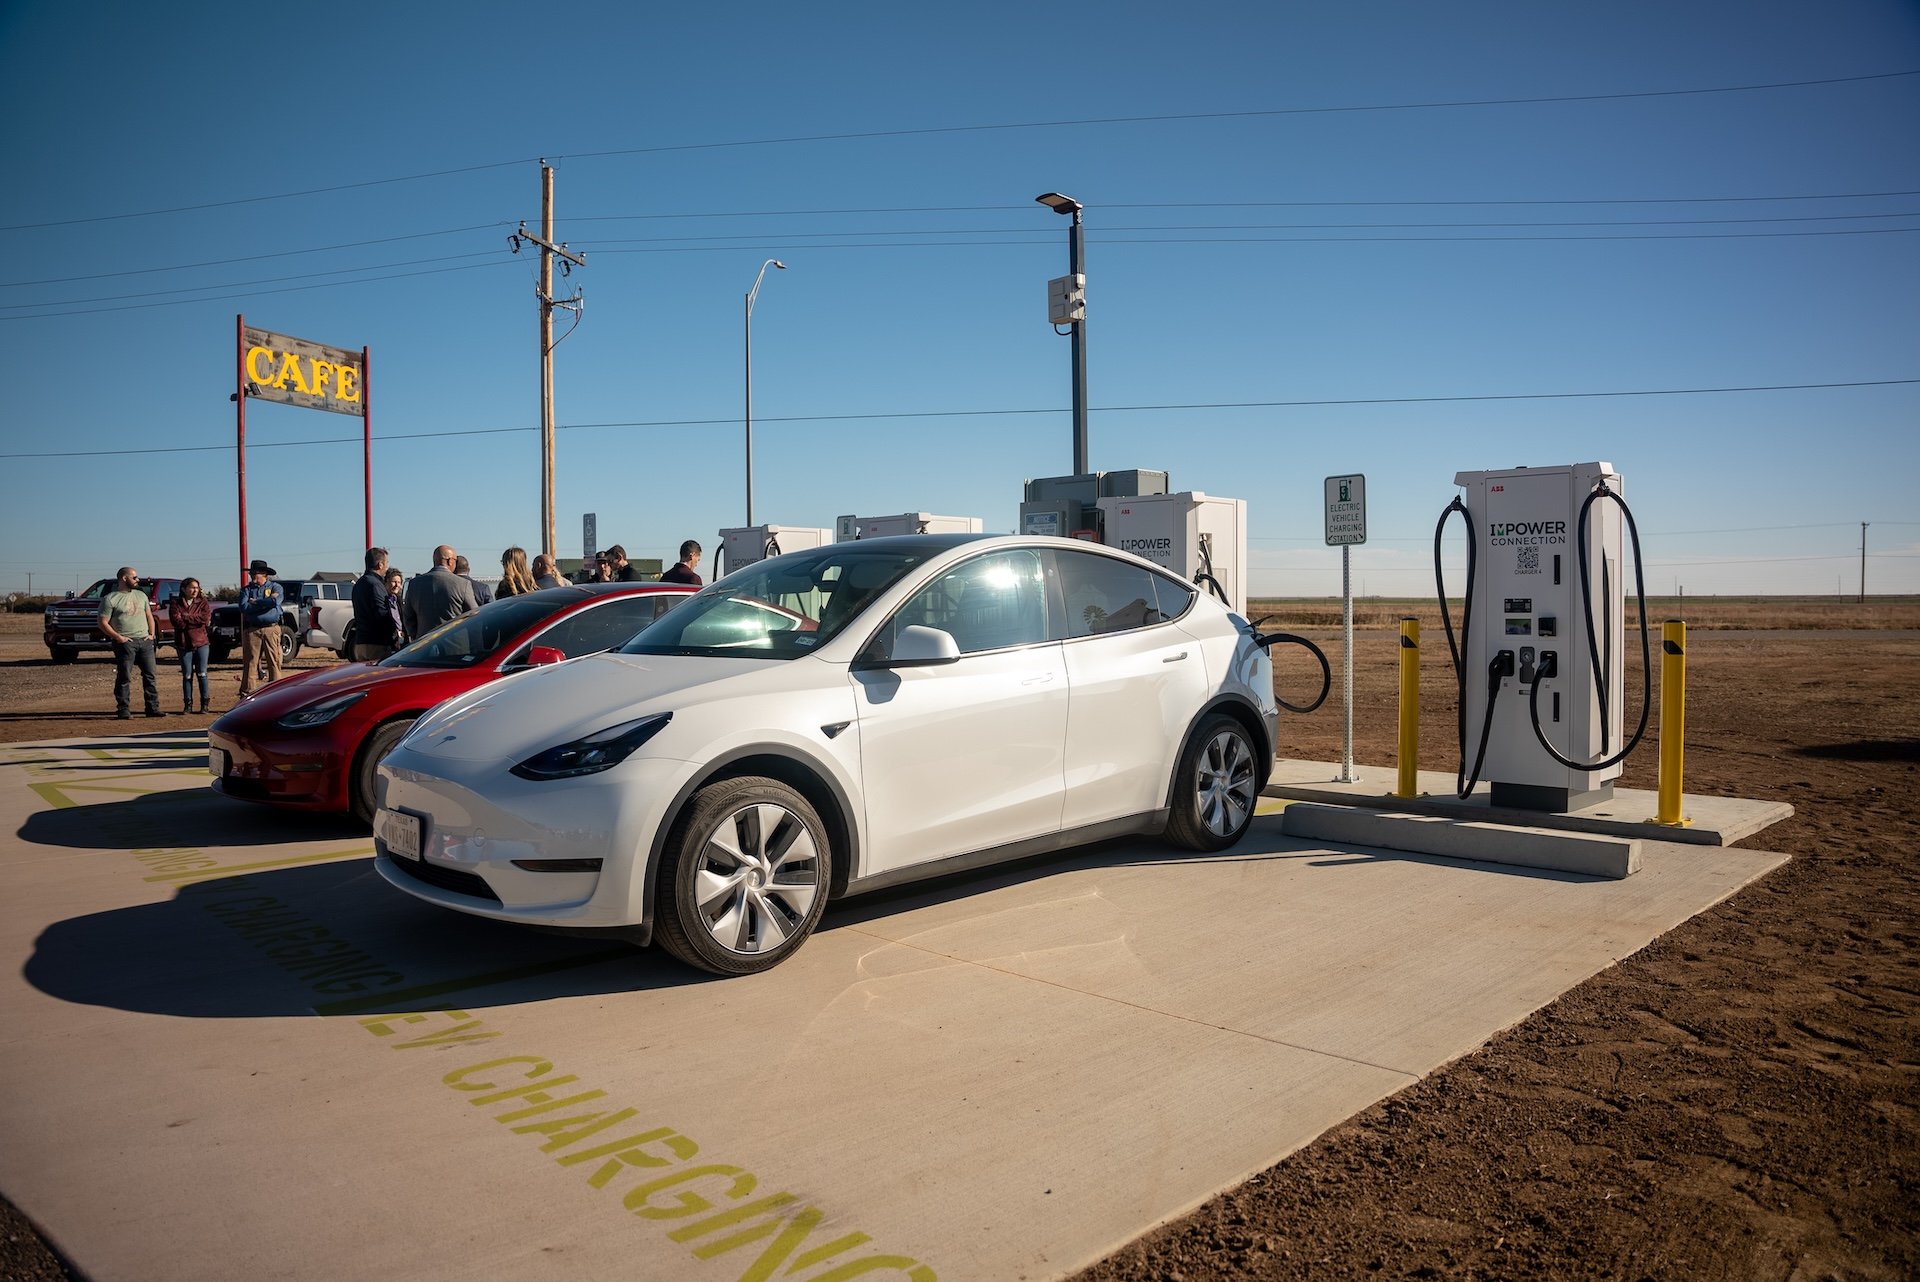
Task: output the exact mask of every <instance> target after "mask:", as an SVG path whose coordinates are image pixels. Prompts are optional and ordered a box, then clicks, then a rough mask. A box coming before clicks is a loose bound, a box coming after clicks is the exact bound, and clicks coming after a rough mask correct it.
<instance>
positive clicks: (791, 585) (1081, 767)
mask: <svg viewBox="0 0 1920 1282" xmlns="http://www.w3.org/2000/svg"><path fill="white" fill-rule="evenodd" d="M1277 717H1278V710H1277V707H1276V703H1275V699H1274V693H1273V678H1272V668H1271V666H1270V664H1269V661H1268V658H1267V652H1266V650H1265V649H1264V648H1263V646H1262V645H1261V644H1260V638H1259V637H1258V636H1257V634H1256V633H1255V632H1254V630H1253V628H1252V627H1251V626H1249V625H1248V623H1247V622H1246V621H1245V620H1243V619H1241V618H1240V617H1239V616H1237V615H1235V614H1232V613H1230V612H1228V611H1227V610H1226V609H1225V608H1224V607H1223V606H1221V605H1220V604H1219V603H1218V602H1217V601H1215V600H1214V599H1213V598H1212V597H1210V596H1207V595H1206V594H1204V593H1202V592H1200V591H1198V590H1197V589H1196V588H1195V587H1194V586H1193V585H1192V584H1190V583H1186V582H1183V581H1181V580H1180V579H1178V578H1175V577H1173V576H1172V575H1170V574H1168V573H1167V572H1166V571H1164V570H1162V569H1160V568H1159V567H1157V566H1154V565H1153V564H1151V563H1150V562H1147V561H1144V560H1141V559H1139V558H1137V557H1134V556H1130V555H1128V554H1126V553H1123V552H1119V551H1116V550H1114V549H1111V548H1105V547H1100V546H1097V545H1092V544H1087V543H1081V542H1075V541H1073V540H1069V539H1054V538H1031V537H1018V536H1012V537H1009V536H992V535H918V536H912V537H902V538H879V539H867V540H859V541H852V542H844V543H835V544H832V545H830V546H827V547H823V548H818V549H814V550H811V551H806V552H795V553H791V554H789V555H786V556H780V557H774V558H772V559H770V560H766V561H761V562H759V563H757V564H754V565H751V566H746V567H743V568H742V569H740V570H737V571H735V572H734V573H732V574H729V575H728V576H726V577H725V578H724V579H722V580H720V581H719V582H717V583H714V584H712V585H711V586H709V587H707V588H705V589H704V590H702V591H701V592H700V593H699V594H698V595H696V596H694V597H693V598H691V599H690V600H689V601H688V602H687V603H686V604H684V605H682V606H680V607H679V608H677V609H675V610H673V611H672V612H670V613H669V614H666V615H665V616H663V617H662V618H660V619H659V620H658V621H656V622H654V623H652V624H650V625H649V626H648V627H647V628H646V629H645V630H644V631H642V632H641V633H640V634H639V635H638V636H636V637H634V638H633V640H631V641H630V642H628V643H627V644H626V645H625V646H623V647H621V648H620V649H618V650H614V651H610V652H608V653H605V654H598V655H593V656H589V657H586V658H580V659H575V660H572V661H570V662H566V663H560V664H556V665H552V666H546V667H537V668H533V669H530V670H528V671H526V672H524V673H521V674H519V675H516V676H512V677H508V678H507V679H505V680H502V681H498V682H494V683H490V684H488V685H486V686H483V687H480V688H479V689H476V690H474V691H472V692H471V693H469V694H465V695H461V696H459V697H457V698H455V699H451V700H449V701H448V702H446V703H443V704H441V705H440V706H439V707H438V708H436V709H434V710H433V711H432V712H431V713H429V714H428V715H426V716H424V717H422V718H421V719H420V720H419V721H418V722H417V723H416V724H415V725H414V727H413V730H412V732H411V733H409V734H408V735H407V737H406V738H405V739H403V740H402V741H401V742H400V744H399V746H398V747H397V748H395V749H394V750H393V752H392V753H391V755H389V756H388V757H387V758H386V760H385V761H383V762H382V763H381V765H380V772H379V778H380V782H379V799H380V805H379V811H378V814H377V815H376V817H375V825H374V833H375V838H376V849H377V851H378V855H377V866H378V867H379V870H380V872H381V873H382V874H383V875H384V876H385V877H386V879H387V880H388V881H390V882H391V883H393V884H394V885H395V886H397V887H399V888H400V889H402V890H404V891H406V892H408V893H409V894H412V895H416V896H418V897H419V898H421V899H425V900H428V901H430V902H432V903H436V904H440V905H442V906H444V907H448V908H453V909H457V910H459V911H461V912H467V913H474V914H478V915H480V916H485V917H495V918H499V919H501V920H504V921H517V922H525V923H529V924H535V925H540V926H547V927H563V928H574V929H578V930H586V931H594V930H599V931H608V932H613V933H618V934H621V935H624V936H626V937H630V938H632V939H634V940H635V941H636V942H639V943H641V944H646V943H650V942H651V941H653V940H654V939H656V938H657V939H658V940H659V941H660V942H661V943H662V944H664V945H665V946H666V947H667V948H668V949H669V950H670V951H671V952H673V953H674V954H675V955H676V956H678V957H680V958H681V959H682V960H684V961H686V962H688V963H690V964H692V965H694V966H697V967H701V968H704V969H706V970H710V971H714V972H716V973H719V974H725V975H740V974H747V973H751V972H754V971H760V970H765V969H767V968H768V967H771V966H773V965H776V964H777V963H779V962H780V961H782V960H784V959H785V958H786V957H787V956H789V955H790V954H792V953H793V951H794V950H795V949H797V948H799V947H800V945H801V943H802V942H803V941H804V940H805V939H806V937H807V935H808V934H809V933H810V932H811V931H812V930H813V928H814V926H815V924H816V923H817V922H818V921H819V920H820V914H821V912H822V910H823V909H824V908H825V906H826V903H827V901H828V900H829V899H831V898H838V897H840V896H843V895H852V894H857V893H860V892H862V891H868V890H875V889H879V888H881V887H886V886H894V885H898V884H900V883H902V882H908V881H915V880H920V879H923V878H928V877H935V876H941V875H944V874H948V873H952V872H956V871H960V870H964V869H971V868H976V867H980V866H983V865H987V864H993V863H999V862H1003V861H1006V860H1011V859H1018V858H1023V857H1026V856H1031V855H1036V854H1041V853H1044V852H1048V851H1052V850H1057V849H1060V848H1062V847H1067V846H1072V845H1079V844H1083V843H1086V842H1091V841H1096V840H1100V839H1103V838H1109V837H1115V836H1121V835H1126V834H1139V833H1147V834H1157V833H1164V834H1165V835H1166V836H1167V838H1168V839H1170V840H1171V841H1173V842H1175V843H1177V844H1179V845H1182V846H1186V847H1190V848H1193V849H1200V850H1218V849H1222V848H1224V847H1227V846H1230V845H1232V844H1233V843H1235V842H1236V841H1238V840H1239V839H1240V837H1241V836H1242V834H1244V833H1245V832H1246V830H1247V826H1248V824H1249V823H1251V821H1252V818H1253V807H1254V802H1255V800H1256V799H1257V798H1258V796H1259V794H1260V789H1261V787H1262V786H1263V785H1264V784H1265V782H1266V779H1267V775H1268V772H1269V770H1270V769H1271V766H1272V762H1273V757H1274V747H1275V733H1276V725H1277Z"/></svg>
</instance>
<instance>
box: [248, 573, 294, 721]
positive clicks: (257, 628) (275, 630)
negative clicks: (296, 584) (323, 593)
mask: <svg viewBox="0 0 1920 1282" xmlns="http://www.w3.org/2000/svg"><path fill="white" fill-rule="evenodd" d="M277 573H279V571H277V570H275V569H274V568H273V567H272V566H270V565H268V564H267V563H266V562H265V561H254V562H253V563H252V564H251V565H249V566H247V586H246V587H244V588H241V589H240V694H241V695H242V697H244V696H246V695H249V694H252V693H253V674H254V673H255V672H257V671H258V670H259V665H260V662H261V660H263V659H264V660H265V661H266V665H267V681H268V682H269V683H271V682H274V681H278V680H279V679H280V613H281V610H282V608H283V607H284V606H285V605H286V598H287V594H286V591H285V590H284V589H283V588H281V586H280V585H279V584H278V583H275V582H274V581H273V576H274V575H275V574H277Z"/></svg>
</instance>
